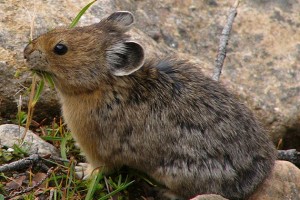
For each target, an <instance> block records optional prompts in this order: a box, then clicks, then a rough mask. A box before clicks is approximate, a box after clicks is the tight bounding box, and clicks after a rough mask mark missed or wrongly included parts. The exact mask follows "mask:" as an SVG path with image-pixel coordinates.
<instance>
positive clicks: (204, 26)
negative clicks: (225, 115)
mask: <svg viewBox="0 0 300 200" xmlns="http://www.w3.org/2000/svg"><path fill="white" fill-rule="evenodd" d="M88 2H89V1H85V0H81V1H77V0H66V1H57V0H45V1H42V0H37V1H18V0H9V1H1V0H0V16H1V17H0V44H1V45H0V86H1V87H0V124H4V123H7V122H10V121H11V120H13V119H15V115H16V113H17V102H18V100H19V97H20V95H22V99H23V100H22V105H23V110H26V104H27V99H28V86H29V85H30V83H31V74H30V72H26V71H24V69H26V66H25V63H24V61H23V49H24V47H25V46H26V44H27V43H28V41H29V38H30V27H31V25H32V16H35V20H34V31H33V36H34V37H36V36H38V35H39V34H41V33H44V32H46V31H49V30H51V29H53V28H54V27H57V26H63V25H68V24H70V22H71V20H72V19H73V18H74V17H75V16H76V14H77V13H78V12H79V11H80V9H81V8H82V7H84V6H85V5H86V4H87V3H88ZM233 3H234V0H230V1H225V0H220V1H216V0H203V1H197V0H101V1H100V0H99V1H97V2H96V3H95V4H94V6H93V7H92V8H91V9H90V10H88V12H87V13H86V14H85V15H84V16H83V17H82V19H81V21H80V25H87V24H91V23H95V22H98V21H99V19H101V18H102V17H104V16H106V15H108V14H110V13H111V12H113V11H116V10H128V11H131V12H133V13H134V15H135V16H136V26H135V27H136V28H135V29H134V30H133V31H132V34H133V35H134V38H136V40H138V41H139V42H140V43H142V44H143V45H144V46H145V47H146V50H147V56H149V57H163V56H165V55H171V54H172V55H175V56H177V57H179V58H181V59H189V60H191V61H192V62H194V63H197V65H198V66H199V67H200V68H202V70H203V71H204V72H205V73H206V74H207V75H208V76H211V75H212V71H213V67H214V60H215V57H216V53H217V48H218V43H219V35H220V33H221V30H222V28H223V26H224V24H225V21H226V17H227V14H228V11H229V8H230V6H231V5H233ZM299 12H300V3H299V1H298V0H264V1H258V0H251V1H242V2H241V4H240V6H239V8H238V15H237V17H236V19H235V22H234V26H233V31H232V33H231V38H230V41H229V46H228V53H227V58H226V62H225V64H224V67H223V74H222V76H221V82H222V83H223V84H224V85H226V87H228V88H230V89H231V90H232V91H233V92H235V93H236V94H237V95H238V96H239V97H240V99H241V100H242V101H243V102H245V104H247V105H248V106H249V107H250V108H251V109H252V110H253V111H254V112H255V114H256V115H257V116H258V117H259V118H260V119H261V121H262V123H263V124H264V125H265V126H266V127H267V128H268V129H269V130H270V135H271V137H272V139H273V141H274V143H275V144H278V142H279V141H280V140H281V139H282V141H283V142H282V143H281V145H280V148H283V149H289V148H297V149H298V150H300V14H299ZM16 72H17V73H19V72H21V73H20V75H19V76H15V75H16ZM55 116H56V117H59V116H60V109H59V105H58V102H57V99H56V96H55V91H52V90H51V89H49V88H47V89H46V90H45V92H44V94H43V95H42V99H41V101H40V102H39V103H38V104H37V106H36V109H35V114H34V120H36V121H40V120H42V119H44V118H47V119H48V121H49V122H50V121H51V120H52V118H53V117H55Z"/></svg>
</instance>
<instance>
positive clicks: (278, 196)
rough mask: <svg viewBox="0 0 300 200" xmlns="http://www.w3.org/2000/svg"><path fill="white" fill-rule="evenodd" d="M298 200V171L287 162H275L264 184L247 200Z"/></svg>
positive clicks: (299, 172) (299, 188) (299, 195)
mask: <svg viewBox="0 0 300 200" xmlns="http://www.w3.org/2000/svg"><path fill="white" fill-rule="evenodd" d="M294 199H295V200H296V199H300V170H299V169H298V168H297V167H296V166H295V165H294V164H292V163H290V162H288V161H276V163H275V166H274V169H273V171H272V173H271V174H270V176H269V177H268V178H267V179H266V180H265V182H264V183H263V184H262V185H261V186H260V187H259V188H258V190H257V191H256V192H255V193H254V194H253V195H252V196H251V197H250V199H249V200H294Z"/></svg>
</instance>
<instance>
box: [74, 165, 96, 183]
mask: <svg viewBox="0 0 300 200" xmlns="http://www.w3.org/2000/svg"><path fill="white" fill-rule="evenodd" d="M92 172H93V169H92V167H91V165H90V164H88V163H78V165H77V166H75V176H76V178H78V179H82V180H87V179H88V178H89V177H90V176H91V174H92Z"/></svg>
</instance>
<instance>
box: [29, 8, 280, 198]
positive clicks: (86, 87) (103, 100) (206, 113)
mask: <svg viewBox="0 0 300 200" xmlns="http://www.w3.org/2000/svg"><path fill="white" fill-rule="evenodd" d="M132 23H133V16H132V15H131V14H130V13H128V12H116V13H113V14H112V15H111V16H109V17H108V18H106V19H103V20H102V21H101V22H100V23H97V24H93V25H90V26H86V27H78V28H73V29H59V30H56V31H52V32H49V33H46V34H44V35H41V36H40V37H38V38H37V39H35V40H34V41H33V42H32V43H31V44H29V45H28V46H27V47H26V49H25V50H24V55H25V58H26V59H27V62H28V63H29V65H30V67H31V68H32V69H34V70H39V71H43V72H47V73H49V74H51V75H52V77H53V80H54V82H55V85H56V88H57V90H58V93H59V96H60V100H61V104H62V111H63V116H64V118H65V121H66V122H67V124H68V126H69V128H70V129H71V131H72V134H73V136H74V138H75V140H76V141H77V142H78V143H79V146H80V147H81V149H82V150H83V152H84V153H85V154H86V156H87V160H88V161H89V162H90V164H91V165H92V167H94V168H95V167H99V166H105V167H106V168H107V169H115V168H119V167H121V166H123V165H126V166H129V167H132V168H135V169H138V170H141V171H144V172H145V173H147V174H148V175H150V176H151V177H153V178H154V179H156V180H157V181H159V182H161V183H162V184H164V185H165V186H166V187H167V188H169V189H170V190H171V191H172V192H174V193H175V194H177V195H179V196H181V197H183V198H184V199H186V198H191V197H193V196H195V195H197V194H203V193H216V194H220V195H223V196H224V197H227V198H230V199H244V198H247V197H248V196H249V194H251V193H252V192H253V191H254V190H255V189H256V187H257V186H258V185H259V184H260V183H261V182H262V181H263V180H264V178H265V177H266V176H267V175H268V173H269V172H270V170H271V168H272V166H273V164H274V159H275V149H274V146H273V145H272V144H271V142H270V141H269V140H268V138H267V135H266V133H265V131H264V130H263V129H262V128H261V126H260V124H259V123H258V122H257V121H256V120H255V118H254V117H253V115H252V114H251V112H250V111H249V110H248V109H247V108H246V107H245V106H244V105H242V104H241V103H239V102H238V100H237V99H236V98H235V97H234V96H233V95H232V94H230V93H229V92H228V91H227V90H226V89H225V88H224V87H222V86H221V85H220V84H219V83H218V82H215V81H213V80H211V79H210V78H207V77H205V76H204V75H203V74H202V73H201V71H199V70H198V68H197V67H195V66H193V65H191V64H190V63H188V62H184V61H178V60H176V59H165V60H161V61H145V62H144V53H143V48H142V47H141V46H140V45H139V44H138V43H135V42H133V41H130V37H129V36H128V35H126V34H125V32H126V31H127V30H128V29H129V28H130V26H131V25H132ZM57 43H62V44H64V45H66V46H67V47H68V51H67V52H66V54H64V55H57V54H56V53H55V52H54V50H53V49H54V47H55V45H56V44H57Z"/></svg>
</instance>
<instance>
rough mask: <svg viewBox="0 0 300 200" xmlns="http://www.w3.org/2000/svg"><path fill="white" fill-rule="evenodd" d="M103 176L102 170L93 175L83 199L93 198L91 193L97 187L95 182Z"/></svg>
mask: <svg viewBox="0 0 300 200" xmlns="http://www.w3.org/2000/svg"><path fill="white" fill-rule="evenodd" d="M102 178H103V174H102V171H99V173H98V174H97V175H95V176H94V177H93V179H92V182H91V183H90V185H89V190H88V193H87V195H86V196H85V200H91V199H93V195H94V193H95V191H96V189H97V184H98V183H99V181H100V180H101V179H102Z"/></svg>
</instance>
